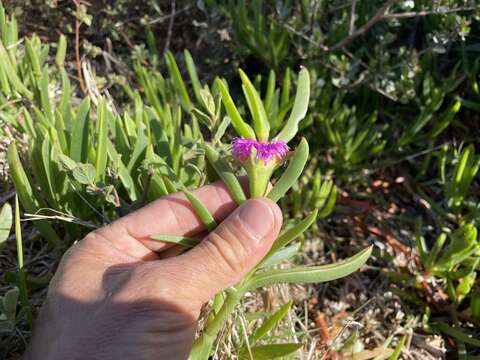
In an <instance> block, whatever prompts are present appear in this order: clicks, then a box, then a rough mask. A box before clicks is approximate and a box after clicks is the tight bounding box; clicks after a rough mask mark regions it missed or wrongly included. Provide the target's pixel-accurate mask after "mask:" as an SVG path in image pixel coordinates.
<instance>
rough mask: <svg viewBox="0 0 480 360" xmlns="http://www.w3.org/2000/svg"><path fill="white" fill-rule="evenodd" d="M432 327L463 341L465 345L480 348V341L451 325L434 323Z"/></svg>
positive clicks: (440, 322)
mask: <svg viewBox="0 0 480 360" xmlns="http://www.w3.org/2000/svg"><path fill="white" fill-rule="evenodd" d="M432 326H434V327H436V328H437V329H438V330H440V331H441V332H443V333H444V334H447V335H448V336H451V337H452V338H454V339H456V340H458V341H461V342H463V343H465V344H469V345H473V346H477V347H480V339H476V338H474V337H472V336H471V335H469V334H466V333H464V332H463V331H461V330H459V329H457V328H454V327H451V326H450V325H448V324H446V323H444V322H442V321H437V322H435V323H433V324H432Z"/></svg>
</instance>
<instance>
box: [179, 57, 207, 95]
mask: <svg viewBox="0 0 480 360" xmlns="http://www.w3.org/2000/svg"><path fill="white" fill-rule="evenodd" d="M183 55H184V57H185V65H186V67H187V71H188V76H190V81H191V83H192V88H193V93H194V94H195V98H196V99H197V102H199V103H201V101H202V97H201V95H200V90H201V89H202V85H201V84H200V80H199V79H198V73H197V67H196V66H195V62H194V61H193V58H192V55H191V54H190V51H188V50H187V49H185V50H184V51H183Z"/></svg>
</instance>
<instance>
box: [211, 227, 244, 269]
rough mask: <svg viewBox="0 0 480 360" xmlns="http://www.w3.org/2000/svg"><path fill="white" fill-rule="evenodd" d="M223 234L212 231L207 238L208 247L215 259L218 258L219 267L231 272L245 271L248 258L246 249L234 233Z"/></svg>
mask: <svg viewBox="0 0 480 360" xmlns="http://www.w3.org/2000/svg"><path fill="white" fill-rule="evenodd" d="M227 235H229V236H225V235H224V236H222V235H219V234H217V233H212V234H210V235H209V236H208V238H207V239H206V243H205V245H206V248H207V251H209V252H210V253H211V254H212V256H213V257H214V258H215V259H218V261H219V262H221V263H220V264H219V268H220V269H222V271H228V272H229V273H230V274H238V273H241V272H243V270H244V269H245V264H246V261H247V258H248V253H247V251H246V249H245V248H244V247H243V246H242V243H241V241H240V240H239V239H237V238H236V237H235V236H234V235H233V234H227Z"/></svg>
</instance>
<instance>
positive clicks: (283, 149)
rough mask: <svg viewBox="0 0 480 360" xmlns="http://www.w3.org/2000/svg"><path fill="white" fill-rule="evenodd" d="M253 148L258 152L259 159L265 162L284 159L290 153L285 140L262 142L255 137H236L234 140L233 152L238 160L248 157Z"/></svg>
mask: <svg viewBox="0 0 480 360" xmlns="http://www.w3.org/2000/svg"><path fill="white" fill-rule="evenodd" d="M252 149H255V150H256V152H257V156H256V158H257V160H263V161H264V162H265V164H266V163H267V162H269V161H271V160H282V159H283V158H284V157H285V156H287V154H288V146H287V144H286V143H285V142H283V141H272V142H269V143H262V142H258V141H256V140H253V139H243V138H236V139H234V140H233V142H232V153H233V156H234V157H235V158H236V159H237V160H240V161H245V160H246V159H248V157H249V156H250V154H251V152H252Z"/></svg>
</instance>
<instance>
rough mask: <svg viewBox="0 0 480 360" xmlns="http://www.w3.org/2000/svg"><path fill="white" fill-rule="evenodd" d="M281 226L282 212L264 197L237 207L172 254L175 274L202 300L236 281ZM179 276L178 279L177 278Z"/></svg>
mask: <svg viewBox="0 0 480 360" xmlns="http://www.w3.org/2000/svg"><path fill="white" fill-rule="evenodd" d="M281 226H282V212H281V210H280V208H279V207H278V205H277V204H276V203H274V202H273V201H271V200H269V199H267V198H256V199H251V200H248V201H247V202H245V203H244V204H242V205H241V206H240V207H238V208H237V209H236V210H235V211H234V212H233V213H232V214H230V216H229V217H228V218H227V219H226V220H225V221H223V222H222V223H221V224H220V225H219V226H218V227H217V228H216V229H215V230H214V231H213V232H212V233H210V234H209V235H208V236H207V237H206V238H205V239H204V240H203V241H202V242H201V243H200V244H199V245H198V246H196V247H195V248H194V249H192V250H191V251H189V252H188V253H186V254H184V255H181V256H178V257H176V258H173V259H172V261H174V262H177V264H175V265H176V266H175V268H177V269H182V270H181V273H180V274H179V273H177V276H179V277H181V278H182V279H181V281H182V282H181V283H182V284H185V285H186V286H188V288H189V289H188V290H189V291H191V294H195V296H198V297H197V299H200V300H201V301H202V302H206V301H208V300H209V299H210V298H212V297H213V296H214V295H215V294H217V293H218V292H220V291H222V290H224V289H226V288H228V287H230V286H232V285H234V284H236V283H237V282H238V281H240V280H241V279H242V277H243V276H244V275H245V274H246V273H247V272H248V271H250V270H251V269H252V268H253V267H254V266H255V265H256V264H257V263H258V262H259V261H260V260H261V259H262V258H263V257H264V256H265V255H266V254H267V252H268V250H269V249H270V247H271V246H272V244H273V242H274V241H275V239H276V238H277V236H278V233H279V231H280V228H281ZM179 280H180V279H179Z"/></svg>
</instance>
